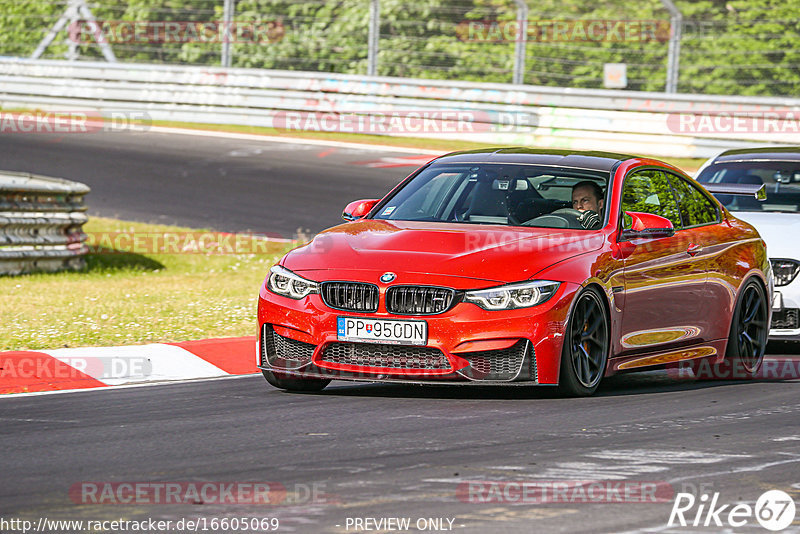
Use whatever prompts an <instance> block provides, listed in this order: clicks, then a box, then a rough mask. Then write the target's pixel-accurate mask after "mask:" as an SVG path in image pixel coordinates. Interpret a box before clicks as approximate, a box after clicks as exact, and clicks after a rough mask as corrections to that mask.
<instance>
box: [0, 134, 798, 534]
mask: <svg viewBox="0 0 800 534" xmlns="http://www.w3.org/2000/svg"><path fill="white" fill-rule="evenodd" d="M125 135H127V134H125ZM125 135H123V134H115V135H113V136H106V137H100V136H95V137H90V136H83V137H81V136H74V137H72V138H67V137H65V138H62V139H60V140H56V139H47V138H39V137H35V136H29V137H7V136H0V150H2V154H3V164H2V166H0V167H3V168H5V169H11V170H14V169H16V170H27V171H32V172H38V173H42V174H50V175H57V176H63V177H66V178H72V179H78V180H81V181H84V182H86V183H88V184H89V185H91V186H92V188H93V192H92V194H91V196H90V197H89V204H90V206H92V208H91V212H92V213H96V214H104V215H116V216H119V217H122V218H130V219H136V220H146V221H163V222H170V223H179V224H185V225H189V226H205V227H213V228H217V229H220V230H257V231H276V230H277V231H279V232H283V233H287V232H292V231H294V229H296V228H297V227H303V228H309V229H311V230H317V229H319V228H322V227H324V226H326V225H328V224H333V223H336V222H337V218H338V214H339V213H340V211H341V207H342V206H343V204H344V203H346V202H347V201H348V200H351V199H353V198H366V197H370V196H375V195H380V194H381V192H383V191H385V190H386V189H387V188H388V187H390V186H391V185H393V184H394V183H396V182H397V181H398V180H399V179H402V177H403V176H404V175H405V174H406V173H407V172H408V171H409V170H410V168H399V169H398V168H390V169H373V168H369V167H366V166H364V165H356V164H354V163H359V162H363V161H367V160H375V159H377V158H378V157H381V154H376V153H375V152H367V151H363V152H362V151H355V152H351V151H350V150H349V149H336V150H333V149H325V148H320V147H313V148H308V146H303V147H302V148H298V147H296V146H294V145H278V144H268V143H263V144H259V143H251V142H244V143H243V142H241V141H228V140H210V139H205V138H194V137H185V136H167V135H161V134H135V135H128V136H127V137H126V136H125ZM262 145H263V146H262ZM326 152H327V153H326ZM320 154H324V155H322V156H320ZM387 155H391V156H396V154H387ZM772 351H773V352H777V353H785V352H793V353H794V354H793V357H794V358H797V350H795V349H788V348H787V347H785V346H780V345H779V346H776V347H773V349H772ZM799 444H800V396H798V381H797V380H770V381H696V380H690V379H685V378H677V377H675V376H674V375H671V374H669V373H667V372H665V371H660V372H649V373H634V374H629V375H622V376H618V377H613V378H611V379H609V380H607V381H605V382H604V384H603V385H602V386H601V389H600V391H599V392H598V394H597V395H596V396H595V397H592V398H586V399H565V398H560V397H559V396H558V395H556V394H555V393H554V391H553V390H551V389H545V388H540V389H533V388H506V389H496V388H447V387H438V388H437V387H414V386H399V385H372V384H351V383H346V382H334V383H332V384H331V385H330V386H329V387H328V388H327V389H326V390H324V391H323V392H321V393H318V394H291V393H285V392H281V391H279V390H276V389H274V388H271V387H270V386H268V385H267V384H266V382H265V381H264V380H263V378H261V377H260V376H249V377H244V378H235V379H225V380H213V381H196V382H188V383H180V384H165V385H155V386H148V387H136V388H123V389H108V390H99V391H89V392H78V393H64V394H56V395H32V396H18V397H6V398H0V451H2V454H0V458H1V460H0V462H1V463H0V481H1V482H2V483H0V517H2V518H6V519H8V518H25V519H30V520H33V521H38V520H39V519H40V518H43V517H46V518H48V519H84V520H114V519H119V518H125V519H147V518H153V519H163V520H172V521H177V520H179V519H182V518H185V519H188V518H206V519H207V520H210V519H211V518H233V517H238V518H242V517H248V518H272V517H276V518H278V519H279V520H280V528H279V530H278V532H309V533H314V532H331V533H335V532H365V531H366V530H362V529H355V528H353V526H352V525H353V521H354V520H356V519H362V520H363V519H365V518H367V517H369V518H375V519H380V518H390V517H397V518H409V519H410V521H411V525H412V528H411V529H410V530H409V531H410V532H416V531H418V530H417V529H416V526H417V520H419V519H425V518H443V519H444V523H443V524H444V525H448V524H449V523H448V522H447V520H448V519H450V520H452V521H453V523H452V524H453V531H456V532H469V533H479V532H569V533H572V532H721V531H735V532H765V530H764V529H762V528H761V527H760V526H759V525H758V523H757V522H756V521H755V520H754V519H753V518H750V519H749V521H748V523H747V525H746V526H744V527H740V528H736V529H731V528H725V527H715V526H713V525H712V526H710V527H703V526H700V527H686V528H681V527H672V528H668V527H667V521H668V519H669V516H670V512H671V510H672V505H673V503H672V497H671V495H672V494H674V492H680V491H686V492H689V493H693V494H695V495H697V496H698V497H699V496H700V495H702V494H705V495H709V496H711V495H713V494H714V493H716V492H719V498H718V499H719V500H718V502H719V504H729V503H737V502H745V503H749V504H750V505H751V506H752V505H754V503H755V501H756V499H757V498H758V497H759V496H760V495H761V494H762V493H763V492H765V491H767V490H770V489H781V490H784V491H786V492H788V493H790V495H792V496H793V497H794V499H795V501H796V502H797V503H798V505H800V447H798V445H799ZM576 480H582V481H607V482H610V483H614V482H620V483H622V482H632V483H638V482H656V483H666V484H667V485H668V486H669V488H670V491H671V493H670V498H668V499H667V500H665V501H664V502H655V503H652V502H651V503H644V504H643V503H636V502H623V503H603V502H585V499H584V500H583V501H582V500H581V499H580V497H578V498H577V499H576V498H572V499H568V500H567V502H544V503H536V502H522V503H521V502H519V501H518V497H519V493H517V494H516V495H514V494H512V495H510V497H508V498H501V499H499V502H498V501H495V502H474V501H476V500H479V499H480V498H481V495H483V496H485V495H486V493H483V494H481V493H480V492H479V493H477V494H476V495H477V496H476V495H473V498H472V501H471V500H470V497H469V493H467V494H461V493H459V488H464V486H463V484H464V483H465V482H467V481H484V482H509V483H514V482H540V483H549V482H565V481H576ZM86 481H94V482H117V483H119V482H153V483H158V482H192V481H193V482H204V481H217V482H233V481H239V482H257V483H264V482H273V483H277V484H280V485H281V486H282V487H283V488H285V489H286V491H287V492H288V493H287V498H286V500H284V501H282V502H281V504H279V505H276V506H264V505H257V506H254V505H249V504H218V503H213V502H205V503H196V504H185V505H181V504H177V505H176V504H142V503H138V504H94V503H91V502H89V503H76V502H74V501H73V500H72V499H71V498H70V494H69V491H70V488H74V487H75V484H79V483H81V482H86ZM494 487H495V488H496V487H497V486H494ZM484 488H487V489H489V488H492V486H484ZM612 488H613V486H612ZM312 491H315V492H316V493H317V497H316V498H311V497H309V495H308V494H309V493H310V492H312ZM465 495H466V497H465ZM494 495H495V496H496V494H494ZM612 496H613V494H612ZM728 509H730V507H729V508H728ZM696 511H697V506H695V507H693V508H692V509H691V511H690V512H687V513H686V517H687V519H688V520H689V521H690V522H691V521H692V520H693V518H694V513H695V512H696ZM348 518H349V520H350V523H348ZM703 519H705V517H703ZM723 519H724V515H723ZM701 521H702V520H701ZM798 521H799V520H795V523H794V524H793V525H792V526H791V527H790V529H789V530H787V531H794V532H800V522H798ZM348 525H350V528H348ZM371 525H373V526H375V525H374V524H371ZM0 530H2V529H0ZM228 530H229V531H230V529H228ZM7 531H9V532H10V530H7ZM173 531H175V530H173ZM207 531H210V530H207ZM217 531H222V529H217ZM370 531H372V532H374V531H376V530H375V529H372V530H370Z"/></svg>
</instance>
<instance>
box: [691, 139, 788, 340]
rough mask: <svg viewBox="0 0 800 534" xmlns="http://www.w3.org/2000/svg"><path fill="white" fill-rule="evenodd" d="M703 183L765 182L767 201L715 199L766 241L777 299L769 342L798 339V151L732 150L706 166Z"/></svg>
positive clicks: (699, 175) (702, 170) (699, 176)
mask: <svg viewBox="0 0 800 534" xmlns="http://www.w3.org/2000/svg"><path fill="white" fill-rule="evenodd" d="M696 177H697V181H698V182H700V183H703V184H765V185H766V193H767V199H766V200H765V201H763V202H760V201H758V200H756V199H755V198H752V197H744V196H732V195H721V194H717V195H715V196H716V197H717V199H719V200H720V202H722V204H724V205H725V207H726V208H728V209H729V210H730V211H732V212H733V213H734V214H735V215H736V217H738V218H740V219H743V220H745V221H747V222H749V223H750V224H752V225H753V226H755V227H756V229H757V230H758V232H759V233H760V234H761V237H762V238H763V239H764V241H766V243H767V254H768V255H769V258H770V263H771V264H772V272H773V277H774V281H775V296H774V300H773V302H772V323H771V325H770V331H769V337H770V339H771V340H784V341H800V280H798V277H797V274H798V272H799V271H800V147H780V148H777V147H767V148H751V149H740V150H728V151H726V152H723V153H721V154H719V155H718V156H716V157H713V158H711V159H709V160H708V161H707V162H705V163H704V164H703V166H702V167H701V168H700V170H699V171H697V174H696Z"/></svg>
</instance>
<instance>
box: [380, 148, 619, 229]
mask: <svg viewBox="0 0 800 534" xmlns="http://www.w3.org/2000/svg"><path fill="white" fill-rule="evenodd" d="M608 176H609V173H608V172H603V171H592V170H581V169H567V168H562V167H545V166H535V165H522V164H475V163H467V164H439V165H432V166H430V167H428V168H426V169H424V170H422V171H421V172H420V173H419V174H418V175H417V176H415V177H414V178H413V179H412V180H411V181H410V182H408V183H407V184H406V185H405V186H404V187H403V188H402V189H401V190H399V191H397V192H396V193H395V194H394V195H393V196H391V197H390V198H389V199H387V200H385V201H384V202H383V203H382V204H381V207H380V209H379V210H378V212H377V215H376V216H375V218H376V219H387V220H400V221H434V222H458V223H468V224H497V225H508V226H531V227H540V228H575V229H591V230H594V229H596V228H599V227H600V226H601V223H602V220H603V217H604V214H603V206H604V205H605V204H607V202H605V196H606V190H607V185H608ZM576 186H578V187H576ZM573 193H574V195H573ZM573 199H574V200H575V202H573ZM573 206H574V207H575V208H578V209H573ZM591 208H594V209H593V210H592V211H593V213H596V214H597V215H596V216H595V217H594V222H588V223H587V221H586V219H587V217H581V214H582V213H583V212H584V211H586V210H590V209H591ZM579 210H580V211H579Z"/></svg>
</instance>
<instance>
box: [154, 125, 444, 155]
mask: <svg viewBox="0 0 800 534" xmlns="http://www.w3.org/2000/svg"><path fill="white" fill-rule="evenodd" d="M147 131H148V132H155V133H168V134H178V135H193V136H196V137H218V138H222V139H238V140H240V141H262V142H266V143H289V144H296V145H316V146H325V147H338V148H357V149H360V150H367V151H371V152H400V153H403V154H430V155H433V156H441V155H442V154H446V153H447V152H449V151H448V150H429V149H425V148H408V147H401V146H391V145H369V144H367V143H348V142H346V141H326V140H324V139H306V138H303V137H278V136H274V135H258V134H245V133H233V132H217V131H214V130H191V129H184V128H168V127H166V126H153V127H151V128H148V129H147Z"/></svg>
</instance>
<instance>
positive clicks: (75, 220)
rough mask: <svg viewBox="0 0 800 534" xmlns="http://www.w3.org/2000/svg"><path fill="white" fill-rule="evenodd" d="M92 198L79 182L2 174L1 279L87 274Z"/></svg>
mask: <svg viewBox="0 0 800 534" xmlns="http://www.w3.org/2000/svg"><path fill="white" fill-rule="evenodd" d="M88 192H89V188H88V187H87V186H86V185H84V184H81V183H78V182H71V181H68V180H62V179H60V178H49V177H46V176H36V175H32V174H24V173H14V172H5V171H0V275H9V274H23V273H30V272H37V271H46V272H54V271H62V270H78V269H81V268H83V267H84V265H85V259H84V255H85V254H86V253H87V252H88V247H87V246H86V244H85V241H86V238H87V236H86V234H85V233H84V232H83V224H84V223H85V222H86V221H87V217H86V213H85V211H86V206H85V205H84V203H83V198H84V196H86V194H87V193H88Z"/></svg>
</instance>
